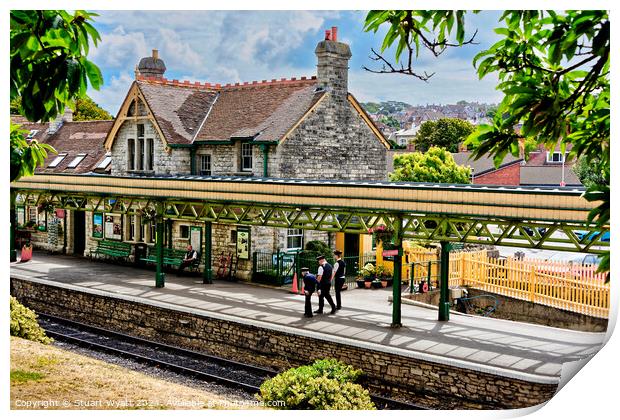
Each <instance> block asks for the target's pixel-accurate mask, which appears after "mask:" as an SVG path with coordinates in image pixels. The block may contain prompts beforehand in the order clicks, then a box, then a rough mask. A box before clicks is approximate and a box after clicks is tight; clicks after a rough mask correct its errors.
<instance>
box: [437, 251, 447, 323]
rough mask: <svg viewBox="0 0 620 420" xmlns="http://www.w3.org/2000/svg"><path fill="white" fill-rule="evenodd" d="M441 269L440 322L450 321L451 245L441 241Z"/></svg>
mask: <svg viewBox="0 0 620 420" xmlns="http://www.w3.org/2000/svg"><path fill="white" fill-rule="evenodd" d="M440 243H441V267H440V280H439V282H440V284H439V287H440V289H439V321H449V320H450V296H449V290H448V288H449V284H448V271H449V269H450V243H449V242H447V241H441V242H440Z"/></svg>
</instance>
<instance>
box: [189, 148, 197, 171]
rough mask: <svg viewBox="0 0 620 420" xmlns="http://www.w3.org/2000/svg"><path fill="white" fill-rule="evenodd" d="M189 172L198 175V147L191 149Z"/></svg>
mask: <svg viewBox="0 0 620 420" xmlns="http://www.w3.org/2000/svg"><path fill="white" fill-rule="evenodd" d="M189 173H190V174H191V175H196V148H195V147H192V148H191V149H189Z"/></svg>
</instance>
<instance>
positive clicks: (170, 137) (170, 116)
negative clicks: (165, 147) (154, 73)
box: [136, 81, 218, 144]
mask: <svg viewBox="0 0 620 420" xmlns="http://www.w3.org/2000/svg"><path fill="white" fill-rule="evenodd" d="M136 83H138V86H139V88H140V90H141V91H142V94H143V95H144V98H145V99H146V101H147V103H148V105H149V108H150V109H151V111H152V112H153V116H154V117H155V120H156V121H157V124H158V125H159V128H161V130H162V132H163V133H164V136H165V137H166V140H167V141H168V143H172V144H190V143H191V142H192V140H193V139H194V136H195V135H196V132H197V131H198V130H199V129H200V125H201V124H202V122H203V121H204V119H205V116H206V115H207V113H208V112H209V109H210V108H211V105H213V102H214V101H215V99H216V97H217V95H218V94H217V92H216V91H215V90H205V89H204V88H200V87H182V86H176V85H168V84H156V83H149V82H148V81H137V82H136Z"/></svg>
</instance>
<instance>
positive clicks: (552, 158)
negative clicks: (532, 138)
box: [547, 152, 565, 163]
mask: <svg viewBox="0 0 620 420" xmlns="http://www.w3.org/2000/svg"><path fill="white" fill-rule="evenodd" d="M556 156H558V157H559V160H555V157H556ZM564 159H565V154H564V153H562V152H547V163H563V162H564Z"/></svg>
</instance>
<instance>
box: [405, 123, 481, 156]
mask: <svg viewBox="0 0 620 420" xmlns="http://www.w3.org/2000/svg"><path fill="white" fill-rule="evenodd" d="M475 130H476V126H474V125H473V124H472V123H470V122H469V121H465V120H461V119H459V118H440V119H438V120H437V121H424V122H423V123H422V125H421V126H420V129H419V130H418V133H417V134H416V137H415V140H414V143H415V145H416V149H417V150H420V151H422V152H424V151H427V150H428V149H429V148H430V147H431V146H437V147H444V148H445V149H446V150H448V151H449V152H452V153H456V152H458V148H459V143H462V142H464V141H465V140H466V139H467V137H468V136H469V135H470V134H471V133H473V132H474V131H475Z"/></svg>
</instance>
